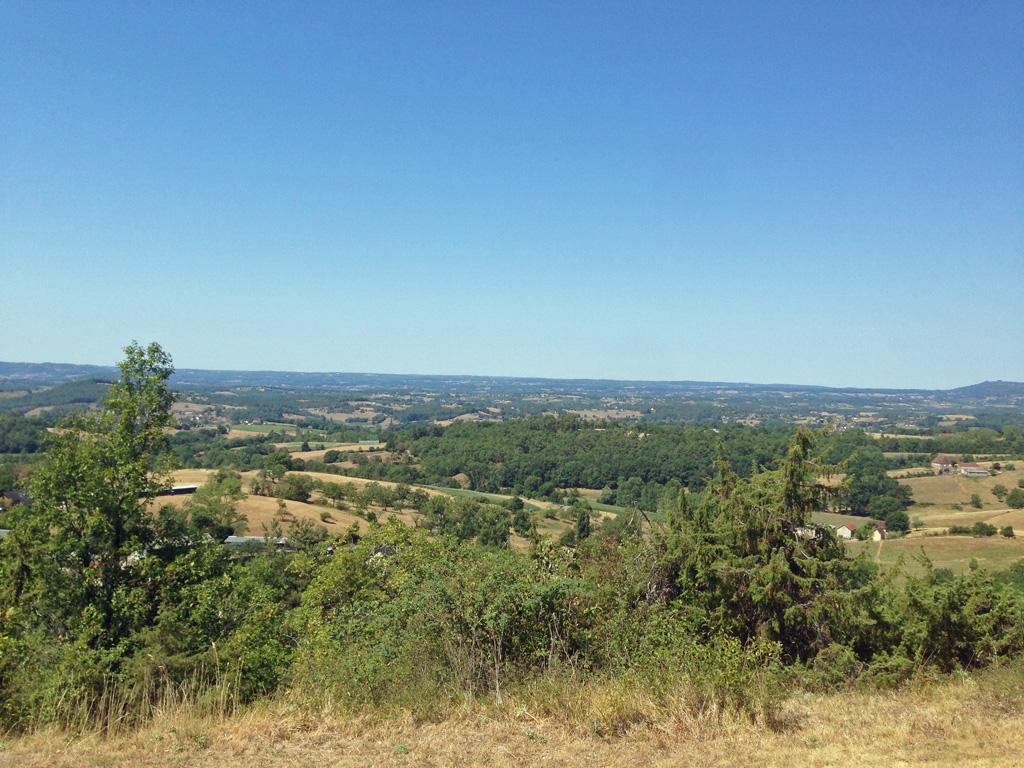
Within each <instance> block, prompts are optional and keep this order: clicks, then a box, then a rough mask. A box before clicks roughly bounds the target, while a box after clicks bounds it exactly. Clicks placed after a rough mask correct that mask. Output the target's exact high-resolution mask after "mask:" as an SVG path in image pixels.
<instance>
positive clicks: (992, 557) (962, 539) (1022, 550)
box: [846, 534, 1024, 575]
mask: <svg viewBox="0 0 1024 768" xmlns="http://www.w3.org/2000/svg"><path fill="white" fill-rule="evenodd" d="M846 548H847V551H848V552H849V553H850V554H851V555H854V556H855V555H859V554H860V553H862V552H863V553H865V554H866V555H867V556H868V557H869V558H870V559H872V560H874V561H875V562H877V563H879V564H881V565H882V566H888V567H893V566H896V565H898V564H900V563H902V565H903V568H904V569H905V570H906V571H907V572H908V573H911V574H918V575H919V574H921V573H923V572H924V571H925V566H924V564H923V563H921V562H920V561H919V560H918V559H917V557H916V556H919V555H920V554H921V553H922V552H923V553H924V554H925V555H927V556H928V558H929V559H930V560H931V561H932V564H933V565H934V566H935V567H936V568H949V569H950V570H951V571H953V572H954V573H964V572H965V571H967V570H968V569H969V568H970V565H971V560H977V562H978V565H979V566H981V567H982V568H985V569H986V570H989V571H999V570H1003V569H1005V568H1008V567H1009V566H1011V565H1013V564H1014V563H1015V562H1017V561H1018V560H1020V559H1022V558H1024V537H1020V538H1013V539H1006V538H1003V537H1002V536H987V537H984V538H974V537H972V536H920V535H916V534H914V535H910V536H907V537H904V538H901V539H896V538H891V539H886V540H885V541H882V542H875V541H850V542H847V543H846Z"/></svg>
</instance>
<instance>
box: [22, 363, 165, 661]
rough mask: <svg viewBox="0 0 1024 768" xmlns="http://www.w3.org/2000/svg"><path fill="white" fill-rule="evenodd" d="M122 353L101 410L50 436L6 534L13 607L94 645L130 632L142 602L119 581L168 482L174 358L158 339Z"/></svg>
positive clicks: (146, 537)
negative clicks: (27, 500) (12, 546)
mask: <svg viewBox="0 0 1024 768" xmlns="http://www.w3.org/2000/svg"><path fill="white" fill-rule="evenodd" d="M124 351H125V358H124V360H122V361H121V363H119V365H118V367H119V368H120V370H121V378H120V379H119V380H118V381H117V382H116V383H115V384H114V385H113V386H112V387H111V389H110V393H109V395H108V397H107V399H106V401H105V403H104V404H103V407H102V408H101V410H100V411H99V412H97V413H92V414H86V415H83V416H79V417H77V418H75V419H72V420H70V421H68V422H67V423H65V424H64V425H63V426H62V428H61V429H60V430H58V431H57V432H56V433H55V434H54V435H53V437H52V439H51V445H50V449H49V452H48V455H47V459H46V461H45V462H44V463H43V465H42V466H41V467H40V469H39V470H38V471H37V472H36V473H35V475H34V476H33V478H32V482H31V486H30V496H31V498H32V503H31V505H28V506H26V508H25V510H23V511H19V514H18V516H17V518H16V520H15V525H14V527H13V531H12V536H13V537H14V538H15V539H16V540H17V542H18V545H19V546H18V552H19V561H20V562H19V563H18V567H17V573H18V574H19V578H18V580H17V584H16V585H14V589H15V590H16V592H17V595H16V597H17V598H18V603H19V605H20V606H22V608H23V609H26V610H30V611H32V612H34V613H35V614H36V615H37V616H38V617H40V618H42V619H43V620H44V622H45V623H46V624H47V625H48V626H49V628H50V629H51V631H53V632H55V633H56V634H57V635H59V636H63V637H68V636H69V635H70V636H73V637H75V638H77V639H78V640H79V641H81V642H84V643H86V644H87V645H89V646H90V647H93V648H104V647H111V646H113V645H116V644H117V643H118V641H119V640H120V639H122V638H123V637H124V636H125V635H126V634H127V633H128V632H129V631H130V630H131V627H130V624H131V616H132V615H133V614H134V613H135V612H137V611H138V610H139V606H138V605H137V604H134V603H133V601H132V600H130V599H127V597H126V595H125V594H124V593H123V590H122V588H123V587H125V586H126V585H127V584H128V582H129V581H130V580H131V579H132V578H133V568H132V567H131V564H132V560H133V557H137V556H138V554H139V553H141V552H143V551H144V550H145V547H146V545H147V544H148V543H150V542H151V540H152V538H153V522H152V519H151V517H150V516H149V515H148V514H147V504H148V502H149V500H150V499H151V498H152V497H153V496H154V495H155V493H156V492H157V491H158V490H159V489H160V488H162V487H166V486H167V485H168V482H169V477H168V475H167V473H166V471H165V466H164V465H163V464H162V463H161V456H162V454H163V452H164V449H165V448H166V444H167V436H166V430H167V427H168V426H170V424H171V412H170V409H171V404H172V402H173V395H172V394H171V391H170V389H169V388H168V379H169V378H170V376H171V374H172V373H173V371H174V368H173V366H172V364H171V358H170V356H169V355H168V354H167V353H166V352H164V350H163V349H162V348H161V347H160V345H159V344H156V343H153V344H150V345H149V346H147V347H142V346H140V345H139V344H137V343H132V344H131V345H130V346H128V347H126V348H125V350H124Z"/></svg>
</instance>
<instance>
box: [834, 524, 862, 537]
mask: <svg viewBox="0 0 1024 768" xmlns="http://www.w3.org/2000/svg"><path fill="white" fill-rule="evenodd" d="M855 530H857V529H856V528H854V527H853V526H852V525H850V524H849V523H846V524H844V525H840V526H839V527H838V528H836V536H838V537H839V538H840V539H852V538H853V532H854V531H855Z"/></svg>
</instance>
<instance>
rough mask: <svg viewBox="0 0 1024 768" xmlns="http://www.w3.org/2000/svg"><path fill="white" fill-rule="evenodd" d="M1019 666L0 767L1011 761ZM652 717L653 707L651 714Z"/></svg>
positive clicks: (7, 752) (292, 734) (286, 728)
mask: <svg viewBox="0 0 1024 768" xmlns="http://www.w3.org/2000/svg"><path fill="white" fill-rule="evenodd" d="M1020 683H1021V679H1020V674H1019V673H1017V674H1013V673H1008V672H1006V671H1003V672H989V673H986V674H983V675H980V676H975V677H972V678H964V679H959V678H950V679H947V680H946V681H944V682H942V683H938V684H930V685H921V686H917V687H914V688H911V689H909V690H906V691H902V692H899V693H894V694H888V693H871V692H857V691H845V692H841V693H835V694H828V695H824V694H821V695H819V694H815V695H812V694H798V695H795V696H793V697H791V698H790V699H788V700H787V701H786V702H784V703H783V705H782V706H781V707H780V709H779V711H778V712H777V718H776V719H777V724H776V725H774V726H773V727H771V728H769V727H767V726H765V725H764V724H761V723H752V722H751V721H750V720H748V719H746V718H742V717H733V716H728V715H726V716H723V717H721V718H715V717H714V716H712V715H704V716H703V717H698V716H695V715H686V714H683V713H678V714H672V715H667V716H663V717H655V718H648V719H646V722H647V724H641V725H637V726H634V727H633V728H632V729H631V730H627V731H626V732H625V733H624V734H623V735H619V736H604V735H597V734H595V733H594V725H593V724H594V723H595V722H598V723H601V722H602V720H603V721H604V722H607V718H608V717H610V716H612V712H620V711H622V710H623V709H626V710H630V712H631V713H632V714H633V715H634V716H640V717H639V721H640V722H643V721H644V718H643V717H642V716H643V714H644V712H645V709H646V707H647V706H648V703H647V702H645V701H643V700H629V701H625V702H624V701H621V700H615V699H614V697H613V696H611V695H609V693H610V692H608V691H597V692H594V691H588V690H581V691H579V692H578V693H580V694H581V695H579V696H578V697H564V698H562V699H560V700H558V701H553V700H550V699H548V700H546V701H545V700H543V699H537V698H533V697H527V698H517V697H515V696H514V695H510V696H507V697H506V698H505V700H504V702H503V703H502V704H501V705H494V704H480V703H470V704H467V705H465V706H464V707H462V708H461V709H459V710H457V711H455V712H452V713H449V714H448V715H447V716H445V715H442V716H440V717H439V718H438V719H437V720H436V721H433V722H420V723H416V722H413V721H411V720H410V719H409V718H403V717H397V718H396V719H393V720H373V719H370V718H369V717H367V716H365V715H363V716H356V717H344V716H341V715H334V716H332V715H330V714H328V713H315V714H314V713H304V712H303V711H302V710H301V709H297V708H295V707H294V706H288V705H285V704H283V703H271V704H264V705H262V706H257V707H255V708H253V709H251V710H249V711H248V712H244V713H242V714H238V715H234V716H229V717H226V718H219V717H211V716H205V717H204V716H196V715H194V714H191V713H190V712H189V711H187V710H180V709H171V710H169V711H167V712H166V713H165V714H163V715H162V716H160V717H158V718H157V719H156V720H155V721H154V722H153V723H152V724H150V725H149V726H147V727H145V728H143V729H142V730H139V731H137V732H134V733H130V734H127V735H119V736H113V737H108V738H103V737H101V736H99V735H91V736H88V735H87V736H84V737H77V738H72V737H69V736H68V735H67V734H64V733H60V732H55V731H49V732H41V733H37V734H33V735H30V736H26V737H21V738H13V739H9V740H8V741H7V743H6V745H4V746H3V747H2V748H0V749H2V751H0V766H4V768H6V767H7V766H11V768H13V766H18V767H19V768H71V767H72V766H75V767H76V768H77V766H84V765H90V766H107V767H108V768H117V767H119V766H126V767H127V766H132V767H133V768H134V767H135V766H149V767H150V768H170V767H171V766H175V767H180V766H185V767H194V768H227V766H237V765H244V766H247V768H265V767H268V766H288V767H296V768H297V767H298V766H328V765H329V766H366V765H374V766H384V767H388V766H484V765H486V766H510V767H514V768H521V767H522V766H530V765H551V766H561V767H562V768H595V767H598V766H604V767H608V768H611V767H613V766H628V767H629V768H632V767H633V766H657V767H659V768H667V767H668V766H673V767H674V768H675V767H678V768H697V767H698V766H700V767H701V768H716V767H717V768H726V767H727V766H728V767H729V768H740V767H743V766H776V767H779V768H782V767H784V768H802V767H803V766H808V767H810V766H816V767H822V768H824V767H826V766H829V767H834V768H846V766H858V767H860V766H864V767H866V768H882V767H884V768H890V767H891V766H929V768H961V767H962V766H973V767H975V768H1011V766H1014V767H1015V766H1019V765H1020V764H1021V763H1020V756H1021V754H1022V753H1024V708H1022V705H1024V701H1022V699H1024V694H1022V692H1021V691H1022V686H1021V685H1020ZM651 714H653V712H652V713H651Z"/></svg>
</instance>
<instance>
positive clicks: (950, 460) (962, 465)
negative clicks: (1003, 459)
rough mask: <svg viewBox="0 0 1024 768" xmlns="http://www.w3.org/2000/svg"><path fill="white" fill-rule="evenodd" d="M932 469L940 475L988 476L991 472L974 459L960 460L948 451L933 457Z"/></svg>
mask: <svg viewBox="0 0 1024 768" xmlns="http://www.w3.org/2000/svg"><path fill="white" fill-rule="evenodd" d="M932 469H934V470H935V471H936V473H938V474H940V475H953V474H958V473H959V474H961V475H966V476H967V477H988V476H989V475H990V474H991V473H990V472H989V471H988V470H987V469H985V467H982V466H980V465H978V464H975V463H974V462H973V461H959V460H957V459H955V458H954V457H952V456H950V455H949V454H948V453H940V454H938V455H937V456H936V457H935V458H934V459H932Z"/></svg>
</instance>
